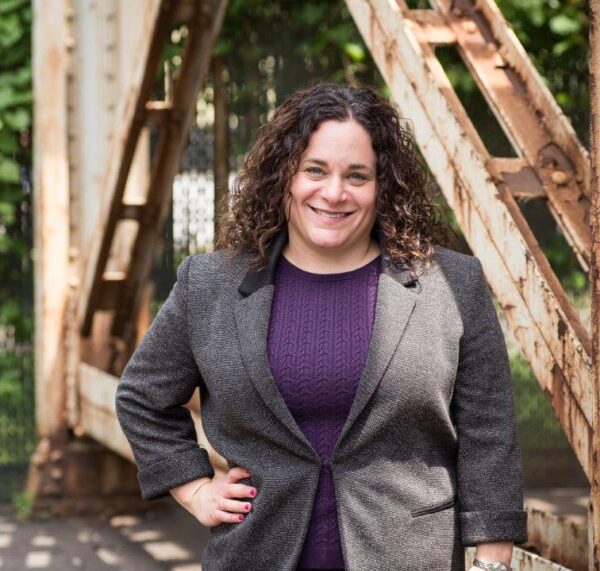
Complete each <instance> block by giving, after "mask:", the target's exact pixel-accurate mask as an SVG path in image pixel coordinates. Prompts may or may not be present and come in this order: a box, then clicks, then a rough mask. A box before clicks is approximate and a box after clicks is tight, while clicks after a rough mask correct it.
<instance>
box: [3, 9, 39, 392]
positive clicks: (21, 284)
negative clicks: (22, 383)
mask: <svg viewBox="0 0 600 571" xmlns="http://www.w3.org/2000/svg"><path fill="white" fill-rule="evenodd" d="M0 56H1V57H0V276H2V279H1V280H0V327H3V328H11V329H13V330H14V331H15V336H16V341H17V342H24V341H29V340H30V339H31V337H32V334H33V320H32V304H33V300H32V297H33V295H32V291H33V287H32V263H31V255H30V252H31V247H32V233H31V227H32V221H31V193H30V192H29V185H28V182H27V178H28V173H29V170H30V168H31V146H30V140H31V135H30V132H31V126H32V104H33V96H32V71H31V3H30V0H3V1H2V2H1V3H0ZM2 365H3V366H2V368H1V369H0V391H1V390H3V387H5V385H6V382H7V379H9V378H12V376H14V374H15V372H14V370H13V369H11V367H9V366H8V364H7V363H3V364H2Z"/></svg>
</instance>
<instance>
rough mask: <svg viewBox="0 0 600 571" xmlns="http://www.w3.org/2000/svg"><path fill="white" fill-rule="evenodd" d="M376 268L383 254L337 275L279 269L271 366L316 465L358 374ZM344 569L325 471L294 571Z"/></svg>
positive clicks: (331, 441)
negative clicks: (314, 454) (302, 569)
mask: <svg viewBox="0 0 600 571" xmlns="http://www.w3.org/2000/svg"><path fill="white" fill-rule="evenodd" d="M380 269H381V255H379V256H377V257H376V258H374V259H373V260H372V261H371V262H369V263H368V264H366V265H364V266H362V267H360V268H357V269H355V270H351V271H348V272H342V273H337V274H316V273H312V272H307V271H305V270H302V269H301V268H299V267H297V266H295V265H294V264H292V263H291V262H289V261H288V260H287V259H286V258H285V257H284V256H281V258H280V261H279V263H278V266H277V271H276V276H275V291H274V297H273V305H272V308H271V316H270V324H269V335H268V357H269V363H270V367H271V371H272V373H273V377H274V378H275V381H276V383H277V386H278V388H279V391H280V392H281V394H282V396H283V398H284V400H285V402H286V403H287V405H288V407H289V409H290V412H291V413H292V415H293V416H294V418H295V420H296V422H297V423H298V426H299V427H300V428H301V430H302V431H303V433H304V434H305V435H306V438H307V439H308V441H309V442H310V443H311V444H312V446H313V448H314V449H315V451H316V452H317V454H318V455H319V457H320V458H321V460H322V461H326V460H329V459H330V457H331V452H332V450H333V447H334V445H335V443H336V441H337V438H338V436H339V434H340V432H341V429H342V427H343V425H344V422H345V421H346V417H347V416H348V412H349V411H350V407H351V405H352V400H353V398H354V395H355V392H356V388H357V386H358V382H359V380H360V377H361V374H362V371H363V369H364V365H365V362H366V357H367V352H368V348H369V341H370V338H371V330H372V327H373V320H374V317H375V301H376V297H377V283H378V279H379V272H380ZM343 566H344V563H343V559H342V551H341V543H340V538H339V530H338V522H337V514H336V506H335V495H334V487H333V478H332V474H331V470H330V468H329V466H327V465H326V466H324V467H323V469H322V470H321V474H320V477H319V485H318V488H317V493H316V498H315V503H314V507H313V511H312V516H311V520H310V523H309V526H308V531H307V534H306V538H305V541H304V547H303V550H302V553H301V556H300V560H299V562H298V568H299V569H300V568H304V569H341V568H343Z"/></svg>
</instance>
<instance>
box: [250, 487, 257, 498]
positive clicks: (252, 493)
mask: <svg viewBox="0 0 600 571" xmlns="http://www.w3.org/2000/svg"><path fill="white" fill-rule="evenodd" d="M250 495H251V496H252V497H254V496H255V495H256V490H254V489H252V490H250Z"/></svg>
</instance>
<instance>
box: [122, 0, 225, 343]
mask: <svg viewBox="0 0 600 571" xmlns="http://www.w3.org/2000/svg"><path fill="white" fill-rule="evenodd" d="M226 5H227V3H226V2H224V1H221V0H211V1H208V0H207V1H204V2H197V3H196V6H195V10H194V12H193V14H192V16H191V20H190V22H189V26H188V39H187V43H186V47H185V53H184V55H183V61H182V65H181V71H180V75H179V77H178V79H177V81H176V82H175V85H174V87H173V99H172V105H171V107H170V108H169V110H168V111H167V113H168V119H167V120H166V122H165V124H164V128H163V129H161V130H160V134H159V138H158V143H157V148H156V151H155V154H154V157H153V160H152V174H151V177H150V188H149V189H148V195H147V200H146V204H145V206H144V212H143V215H142V222H141V224H140V227H139V231H138V233H137V236H136V238H135V242H134V245H133V250H132V256H131V262H130V265H129V268H128V271H127V277H126V278H125V281H124V284H123V288H122V290H121V295H120V296H119V300H118V304H117V307H116V312H115V317H114V320H113V325H112V330H111V332H112V334H113V335H114V336H117V337H122V338H125V339H126V340H127V339H130V338H131V336H132V334H133V327H132V324H133V319H132V318H133V316H135V315H136V313H137V310H138V308H139V303H140V299H141V293H142V285H143V284H144V283H145V281H146V280H147V279H148V277H149V275H150V272H151V269H152V264H153V261H154V258H155V249H156V246H157V245H158V244H159V243H160V239H161V235H162V231H163V226H164V222H165V219H166V216H167V214H168V208H169V202H170V199H171V190H172V185H173V179H174V178H175V175H176V174H177V171H178V170H179V167H180V161H181V155H182V153H183V148H184V146H185V144H186V142H187V136H188V133H189V129H190V127H191V123H192V120H193V117H194V111H195V107H196V106H195V101H196V99H197V97H198V93H199V91H200V89H201V87H202V85H203V84H204V81H205V79H206V76H207V74H208V71H209V67H210V60H211V55H212V49H213V45H214V42H215V40H216V37H217V35H218V33H219V31H220V29H221V26H222V23H223V18H224V15H225V8H226Z"/></svg>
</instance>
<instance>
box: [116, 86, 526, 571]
mask: <svg viewBox="0 0 600 571" xmlns="http://www.w3.org/2000/svg"><path fill="white" fill-rule="evenodd" d="M426 183H427V176H426V170H425V167H424V166H423V164H422V163H421V162H420V160H419V159H418V156H417V154H416V151H415V148H414V144H413V140H412V138H411V137H410V135H409V134H408V133H407V131H406V130H405V129H404V128H403V127H402V125H401V120H400V118H399V117H398V115H397V112H396V111H395V109H394V108H393V107H392V106H391V105H390V104H389V103H388V101H387V100H386V99H385V98H383V97H382V96H380V95H379V94H378V93H377V91H376V90H375V89H373V88H369V87H363V88H353V87H349V86H344V85H337V84H320V85H316V86H314V87H311V88H308V89H304V90H301V91H298V92H296V93H294V94H293V95H292V96H291V97H290V98H289V99H288V100H287V101H285V102H284V103H283V104H282V105H281V106H280V107H279V108H278V110H277V112H276V113H275V115H274V117H273V119H272V120H271V121H270V123H268V124H267V125H265V126H263V127H262V128H261V131H260V133H259V136H258V138H257V140H256V143H255V145H254V147H253V148H252V150H251V151H250V153H249V154H248V155H247V158H246V161H245V164H244V168H243V169H242V172H241V174H240V176H239V177H238V179H237V185H236V188H235V192H234V193H233V197H232V198H233V202H232V206H231V208H230V211H229V212H228V214H227V217H226V219H225V220H224V223H223V225H222V232H221V236H220V240H219V242H218V246H220V247H219V248H218V249H217V250H216V251H215V252H212V253H207V254H200V255H195V256H188V257H187V258H186V259H185V260H184V261H183V262H182V263H181V265H180V267H179V268H178V272H177V282H176V284H175V286H174V287H173V290H172V291H171V294H170V295H169V298H168V299H167V300H166V302H165V303H164V304H163V306H162V307H161V309H160V311H159V313H158V314H157V316H156V318H155V319H154V321H153V323H152V325H151V327H150V328H149V330H148V332H147V333H146V335H145V337H144V338H143V340H142V342H141V344H140V345H139V347H138V348H137V350H136V352H135V353H134V354H133V356H132V358H131V360H130V361H129V363H128V364H127V367H126V368H125V370H124V372H123V375H122V380H121V383H120V385H119V388H118V391H117V397H116V405H117V413H118V417H119V420H120V423H121V426H122V428H123V431H124V432H125V434H126V436H127V438H128V440H129V442H130V444H131V447H132V449H133V452H134V455H135V460H136V463H137V465H138V468H139V472H138V476H139V481H140V486H141V491H142V496H143V497H144V498H145V499H155V498H159V497H163V496H166V495H167V494H169V493H171V494H172V495H173V496H174V497H175V499H176V500H177V501H178V502H179V503H180V504H181V505H182V506H183V507H184V508H185V509H187V510H188V511H189V512H190V513H192V514H193V515H194V516H195V517H196V518H197V519H198V521H199V522H200V523H202V524H203V525H205V526H207V527H209V528H210V530H211V537H210V540H209V542H208V545H207V547H206V549H205V551H204V554H203V559H202V563H203V569H205V571H219V570H227V571H231V570H238V569H239V570H252V569H256V570H263V569H264V570H271V569H273V570H290V571H293V570H295V569H346V570H351V571H354V570H363V569H364V570H367V569H369V570H372V569H382V570H388V569H390V570H392V569H394V570H407V571H412V570H416V569H436V570H440V571H441V570H443V571H448V570H451V571H458V570H461V571H463V570H464V569H465V560H464V559H465V558H464V547H465V546H469V545H476V546H477V552H476V558H477V559H476V561H475V566H474V567H473V569H479V568H488V569H509V567H508V565H509V563H510V560H511V555H512V547H513V544H514V543H515V542H516V543H522V542H524V541H525V540H526V539H527V529H526V512H525V511H524V510H523V493H522V481H521V479H522V474H521V456H520V448H519V445H518V441H517V429H516V422H515V416H514V406H513V396H512V385H511V376H510V369H509V362H508V355H507V352H506V346H505V343H504V338H503V335H502V330H501V328H500V325H499V322H498V318H497V315H496V312H495V309H494V306H493V303H492V299H491V295H490V292H489V289H488V287H487V285H486V281H485V277H484V274H483V270H482V266H481V263H480V261H479V260H478V258H476V257H474V256H469V255H466V254H461V253H458V252H455V251H453V250H451V249H449V248H447V247H444V246H442V245H441V244H440V243H439V241H438V240H437V239H436V236H437V235H438V234H439V235H440V236H446V235H447V228H446V227H445V226H444V225H443V224H442V223H441V222H440V221H439V220H436V216H435V214H436V208H435V207H434V204H433V202H432V201H431V200H430V199H429V197H428V196H427V184H426ZM198 386H199V387H200V399H201V406H202V409H201V413H202V422H203V428H204V431H205V433H206V436H207V438H208V440H209V441H210V442H211V444H212V445H213V446H214V448H215V450H216V451H217V452H219V454H221V455H222V456H223V457H224V458H225V459H226V460H227V462H228V465H229V467H230V469H229V471H228V472H227V473H226V474H225V475H223V476H216V475H215V472H214V470H213V467H212V466H211V464H210V462H209V459H208V455H207V453H206V450H204V449H203V448H201V447H199V446H198V445H197V442H196V431H195V429H194V425H193V422H192V420H191V417H190V414H189V412H188V410H187V409H186V408H184V407H183V405H184V404H185V403H187V402H188V401H189V399H190V398H191V396H192V394H193V392H194V390H195V388H196V387H198Z"/></svg>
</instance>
